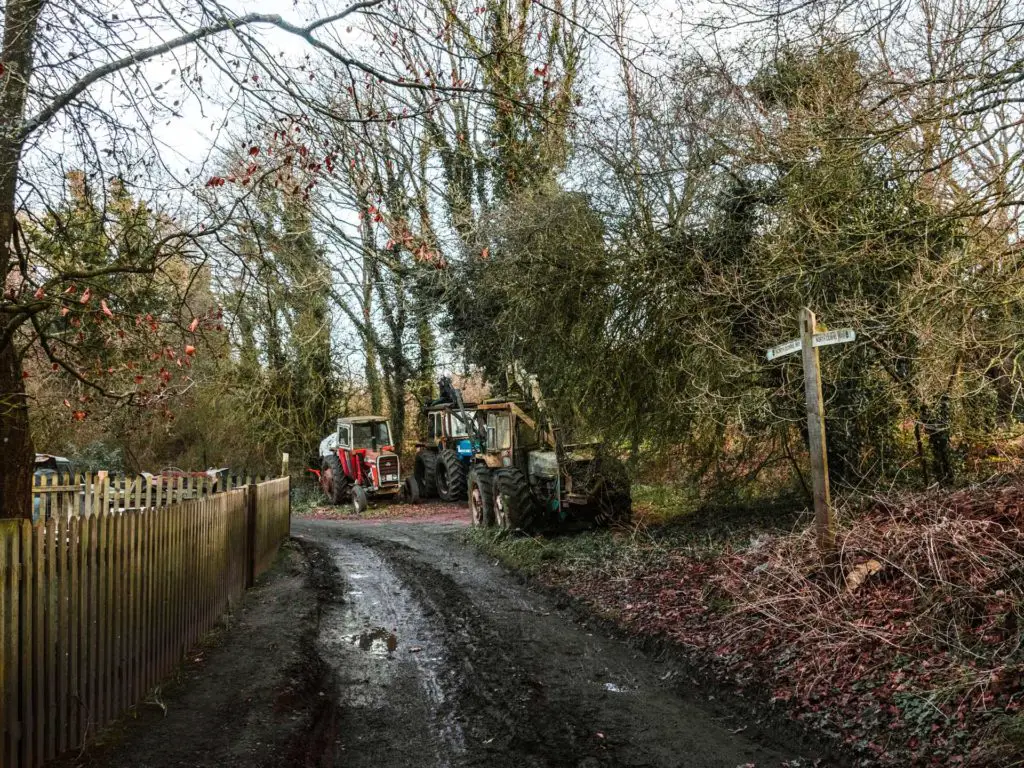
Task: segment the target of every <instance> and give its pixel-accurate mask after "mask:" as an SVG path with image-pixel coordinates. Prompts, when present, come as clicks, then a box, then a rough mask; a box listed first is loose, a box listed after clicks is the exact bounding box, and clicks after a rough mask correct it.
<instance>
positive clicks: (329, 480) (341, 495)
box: [320, 453, 348, 505]
mask: <svg viewBox="0 0 1024 768" xmlns="http://www.w3.org/2000/svg"><path fill="white" fill-rule="evenodd" d="M320 487H321V488H322V489H323V492H324V493H325V494H326V495H327V500H328V501H330V503H331V504H335V505H337V504H343V503H344V502H345V499H346V498H348V478H347V477H346V476H345V473H344V472H343V471H342V469H341V459H339V458H338V454H336V453H331V454H328V455H327V456H324V458H323V463H322V464H321V465H320Z"/></svg>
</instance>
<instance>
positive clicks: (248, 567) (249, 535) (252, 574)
mask: <svg viewBox="0 0 1024 768" xmlns="http://www.w3.org/2000/svg"><path fill="white" fill-rule="evenodd" d="M256 511H257V509H256V483H250V484H249V486H248V489H247V490H246V520H245V554H246V557H245V588H246V589H249V588H250V587H251V586H252V585H253V584H255V583H256V558H257V557H258V553H257V552H256Z"/></svg>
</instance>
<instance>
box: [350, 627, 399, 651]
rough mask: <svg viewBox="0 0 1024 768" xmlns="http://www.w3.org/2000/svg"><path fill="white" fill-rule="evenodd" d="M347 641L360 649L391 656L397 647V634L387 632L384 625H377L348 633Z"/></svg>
mask: <svg viewBox="0 0 1024 768" xmlns="http://www.w3.org/2000/svg"><path fill="white" fill-rule="evenodd" d="M348 639H349V642H351V643H352V644H353V645H355V646H358V648H359V650H361V651H369V652H370V653H372V654H374V655H375V656H391V654H392V653H394V652H395V649H396V648H398V635H396V634H395V633H394V632H388V630H386V629H384V627H377V628H376V629H370V630H367V631H366V632H360V633H359V634H358V635H350V636H349V638H348Z"/></svg>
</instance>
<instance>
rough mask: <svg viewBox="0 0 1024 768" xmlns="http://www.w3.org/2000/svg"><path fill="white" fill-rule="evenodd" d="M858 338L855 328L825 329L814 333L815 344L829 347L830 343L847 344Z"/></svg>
mask: <svg viewBox="0 0 1024 768" xmlns="http://www.w3.org/2000/svg"><path fill="white" fill-rule="evenodd" d="M856 338H857V334H856V333H854V331H853V328H840V329H839V330H837V331H825V333H816V334H814V346H816V347H827V346H828V345H829V344H845V343H846V342H848V341H853V340H854V339H856Z"/></svg>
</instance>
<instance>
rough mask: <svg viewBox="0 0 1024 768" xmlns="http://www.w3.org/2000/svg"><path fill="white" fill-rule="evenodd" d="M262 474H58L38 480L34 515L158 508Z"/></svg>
mask: <svg viewBox="0 0 1024 768" xmlns="http://www.w3.org/2000/svg"><path fill="white" fill-rule="evenodd" d="M263 479H264V478H263V477H262V476H252V475H240V474H229V473H224V474H223V475H219V476H217V477H207V476H195V475H189V476H183V475H177V476H165V475H149V476H145V475H120V474H119V475H109V474H107V473H101V472H84V473H75V474H73V475H69V474H63V475H58V474H52V475H42V476H35V477H33V479H32V519H33V520H40V519H44V520H45V519H50V518H52V517H57V516H59V515H64V516H68V515H95V514H98V513H99V512H101V511H103V510H107V511H111V510H125V511H127V510H131V509H152V508H153V507H164V506H167V505H168V504H177V503H178V502H181V501H187V500H190V499H204V498H206V497H207V496H212V495H213V494H215V493H226V492H227V491H231V490H234V489H235V488H241V487H244V486H248V485H250V484H251V483H260V482H262V481H263Z"/></svg>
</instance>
